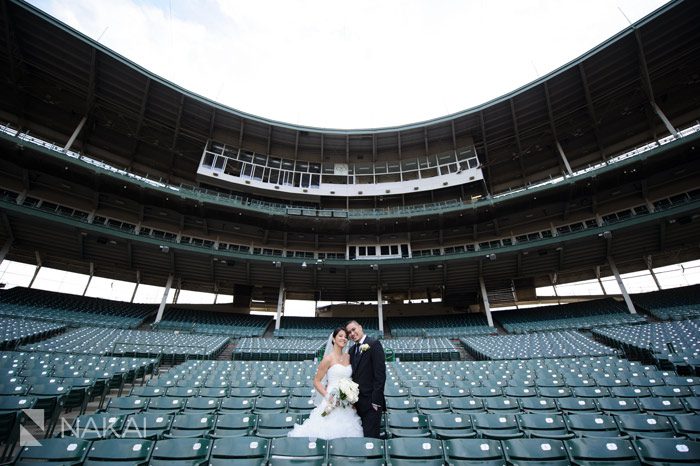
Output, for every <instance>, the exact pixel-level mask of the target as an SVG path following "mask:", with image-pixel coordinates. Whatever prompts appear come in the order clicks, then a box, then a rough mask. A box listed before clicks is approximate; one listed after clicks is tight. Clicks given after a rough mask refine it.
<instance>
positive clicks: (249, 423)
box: [210, 413, 257, 438]
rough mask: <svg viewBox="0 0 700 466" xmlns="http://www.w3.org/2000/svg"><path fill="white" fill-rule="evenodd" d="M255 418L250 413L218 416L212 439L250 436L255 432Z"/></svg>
mask: <svg viewBox="0 0 700 466" xmlns="http://www.w3.org/2000/svg"><path fill="white" fill-rule="evenodd" d="M256 423H257V417H256V416H255V415H254V414H251V413H232V414H220V415H219V416H217V418H216V422H215V423H214V431H213V432H212V433H211V434H210V437H212V438H230V437H246V436H252V435H253V433H254V432H255V425H256Z"/></svg>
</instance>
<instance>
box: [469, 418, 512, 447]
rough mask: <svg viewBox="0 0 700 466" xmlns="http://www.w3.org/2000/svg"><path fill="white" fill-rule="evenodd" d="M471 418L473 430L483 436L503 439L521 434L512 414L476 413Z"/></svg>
mask: <svg viewBox="0 0 700 466" xmlns="http://www.w3.org/2000/svg"><path fill="white" fill-rule="evenodd" d="M471 419H472V424H473V425H474V430H476V431H477V433H478V435H479V436H481V437H483V438H488V439H493V440H505V439H514V438H520V437H522V436H523V433H522V432H521V431H520V429H519V427H518V421H517V420H516V419H515V416H514V415H513V414H491V413H487V414H484V413H477V414H472V415H471Z"/></svg>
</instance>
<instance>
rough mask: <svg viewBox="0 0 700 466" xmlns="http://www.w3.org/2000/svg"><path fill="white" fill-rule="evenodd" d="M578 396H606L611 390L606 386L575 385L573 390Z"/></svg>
mask: <svg viewBox="0 0 700 466" xmlns="http://www.w3.org/2000/svg"><path fill="white" fill-rule="evenodd" d="M571 391H572V392H573V395H574V396H575V397H577V398H595V399H597V398H606V397H609V396H610V391H609V390H608V389H607V388H605V387H574V388H572V390H571Z"/></svg>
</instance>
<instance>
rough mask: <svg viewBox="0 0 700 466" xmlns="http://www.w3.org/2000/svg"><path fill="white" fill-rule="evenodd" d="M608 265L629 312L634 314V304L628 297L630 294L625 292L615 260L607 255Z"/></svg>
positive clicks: (635, 311)
mask: <svg viewBox="0 0 700 466" xmlns="http://www.w3.org/2000/svg"><path fill="white" fill-rule="evenodd" d="M608 265H609V266H610V270H612V273H613V275H615V280H617V284H618V286H619V287H620V291H622V297H623V298H625V303H626V304H627V309H628V310H629V311H630V314H636V313H637V310H636V309H635V308H634V304H633V303H632V300H631V299H630V295H629V294H628V293H627V289H626V288H625V284H624V282H623V281H622V277H620V272H619V271H618V270H617V265H615V261H614V260H613V258H612V257H608Z"/></svg>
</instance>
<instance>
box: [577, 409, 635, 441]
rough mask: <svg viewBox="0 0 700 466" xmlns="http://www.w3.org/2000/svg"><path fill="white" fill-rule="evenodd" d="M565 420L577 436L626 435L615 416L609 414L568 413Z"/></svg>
mask: <svg viewBox="0 0 700 466" xmlns="http://www.w3.org/2000/svg"><path fill="white" fill-rule="evenodd" d="M564 422H565V423H566V427H567V429H568V430H569V431H570V432H572V433H574V435H576V436H577V437H626V435H624V434H621V433H620V429H619V427H618V425H617V423H616V422H615V418H614V417H613V416H610V415H607V414H567V415H565V416H564Z"/></svg>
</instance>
